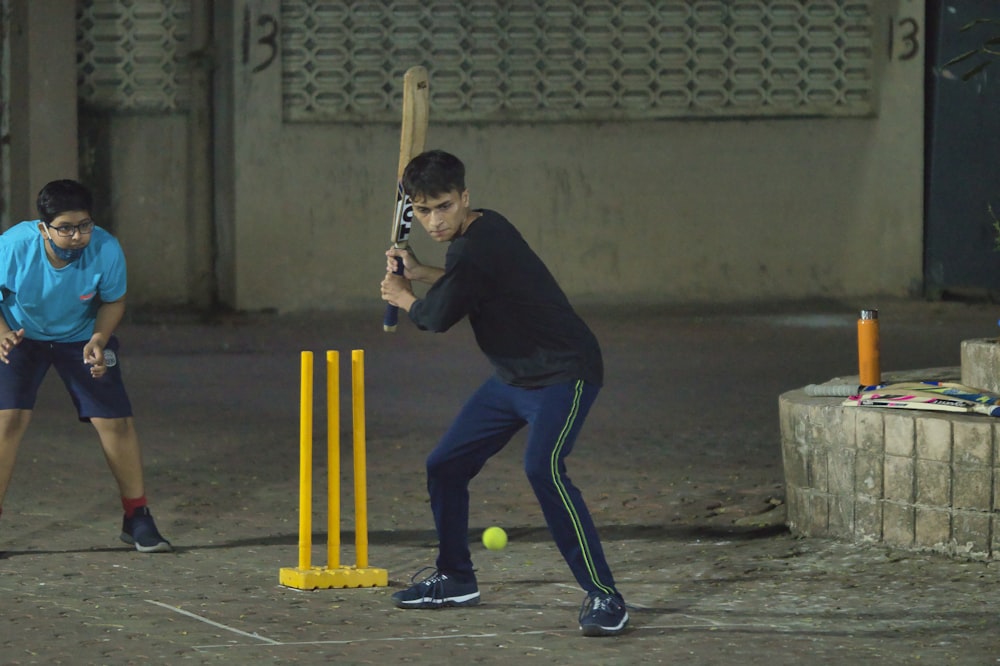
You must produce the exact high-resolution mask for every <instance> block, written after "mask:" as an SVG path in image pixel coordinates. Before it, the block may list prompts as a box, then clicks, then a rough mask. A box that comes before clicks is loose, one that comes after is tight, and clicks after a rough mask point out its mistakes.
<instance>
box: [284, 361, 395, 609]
mask: <svg viewBox="0 0 1000 666" xmlns="http://www.w3.org/2000/svg"><path fill="white" fill-rule="evenodd" d="M326 371H327V381H326V387H327V392H326V393H327V465H328V468H329V469H328V476H329V483H328V485H327V566H325V567H314V566H312V565H311V562H310V554H311V551H312V417H313V413H312V411H313V410H312V405H313V388H312V387H313V354H312V352H302V386H301V391H300V405H299V565H298V567H296V568H290V567H284V568H282V569H281V570H280V571H279V574H278V580H279V582H280V583H281V584H282V585H285V586H287V587H294V588H296V589H300V590H314V589H317V588H323V589H326V588H345V587H384V586H386V585H388V584H389V572H388V571H386V570H385V569H373V568H370V567H369V566H368V496H367V492H368V491H367V481H366V478H365V477H366V467H367V465H366V461H365V397H364V387H365V380H364V351H363V350H360V349H355V350H354V351H353V352H351V394H352V407H353V430H354V442H353V443H354V514H355V529H354V534H355V562H356V564H355V566H341V565H340V383H339V375H340V355H339V353H338V352H335V351H328V352H327V353H326Z"/></svg>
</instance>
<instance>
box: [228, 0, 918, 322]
mask: <svg viewBox="0 0 1000 666" xmlns="http://www.w3.org/2000/svg"><path fill="white" fill-rule="evenodd" d="M251 4H252V5H253V7H254V9H255V11H258V12H261V13H271V14H274V15H276V14H277V10H278V3H277V2H276V0H269V1H261V2H254V3H251ZM882 9H883V10H884V11H885V12H886V14H885V15H884V16H880V17H879V20H878V22H877V24H876V25H878V26H887V25H888V23H889V22H890V21H895V20H898V18H899V14H896V13H892V14H891V12H890V10H891V11H896V10H898V11H899V12H902V13H905V14H906V16H908V17H912V18H914V19H915V20H916V21H917V22H918V24H919V25H922V22H923V9H922V4H921V3H916V2H901V3H886V5H884V6H883V7H882ZM223 13H226V12H223ZM217 28H224V29H225V30H228V31H230V32H229V35H228V37H227V39H228V40H229V41H230V42H231V43H237V44H238V43H239V32H238V31H239V30H240V29H241V26H240V22H239V21H238V20H236V19H235V18H234V17H232V16H228V17H225V16H218V15H217ZM877 30H878V32H879V34H881V28H878V29H877ZM880 46H884V45H880ZM230 53H232V54H233V55H232V57H231V58H230V61H229V67H230V68H231V69H230V70H229V71H228V72H227V74H228V75H229V79H228V80H227V81H223V82H222V83H223V88H222V92H223V97H224V98H225V99H227V100H228V101H227V102H225V103H222V104H221V105H220V106H218V107H217V111H222V112H223V116H222V117H221V118H220V117H218V116H217V122H225V118H226V117H231V118H232V120H233V123H232V126H231V132H232V133H231V135H230V137H229V138H228V139H227V140H224V141H221V142H220V143H219V144H218V146H219V147H220V149H222V152H223V154H221V155H218V156H217V160H216V166H217V172H216V173H217V185H218V186H219V188H220V190H219V191H224V192H225V193H226V195H227V200H226V201H225V202H223V205H221V206H220V207H219V208H218V209H217V212H218V211H223V212H224V216H222V217H219V218H217V222H218V223H219V224H220V226H221V231H220V234H221V236H224V237H226V238H227V239H229V242H228V243H227V244H226V249H225V250H224V252H226V251H231V262H230V263H227V265H226V268H227V270H228V271H229V272H228V274H227V275H225V276H224V277H222V278H221V279H222V283H223V284H224V285H225V289H224V290H223V293H224V294H225V297H224V300H226V301H227V302H230V303H231V304H232V305H233V306H235V307H236V308H240V309H259V308H276V309H278V310H297V309H302V308H341V307H351V306H356V305H362V304H371V303H372V302H373V301H377V298H378V292H377V283H378V281H379V280H380V278H381V275H382V273H383V271H384V259H383V257H382V252H383V250H384V248H385V247H386V246H387V245H388V237H389V222H390V211H391V205H392V204H391V201H392V196H393V186H394V184H393V179H394V176H395V164H396V160H397V153H398V140H399V139H398V133H399V130H398V128H397V127H395V126H387V125H337V124H323V125H312V124H283V123H282V118H281V76H280V67H279V66H272V67H269V68H266V69H264V70H263V71H260V72H257V73H253V72H252V71H251V69H252V67H251V66H252V65H253V63H254V61H255V58H254V56H253V54H252V53H251V58H250V59H249V60H250V61H249V63H246V64H245V63H243V62H242V61H241V60H240V59H239V58H238V57H237V55H238V54H237V53H236V52H235V51H230ZM882 64H883V66H884V68H883V69H882V70H881V71H879V72H876V79H877V81H878V93H877V94H878V96H879V97H878V114H877V117H873V118H866V119H792V120H738V121H721V120H720V121H695V122H692V121H681V120H671V121H660V122H633V123H604V124H594V123H576V124H537V125H493V124H490V125H442V124H435V122H434V118H433V114H432V118H431V128H430V132H429V138H428V147H437V148H444V149H447V150H449V151H452V152H454V153H456V154H458V155H459V156H460V157H462V158H463V159H464V160H465V161H466V162H467V166H468V168H469V179H468V181H469V189H470V191H471V195H472V201H473V203H474V205H478V206H484V207H491V208H495V209H497V210H499V211H501V212H503V213H505V214H506V215H507V216H508V217H510V218H511V220H512V221H513V222H514V223H515V224H516V225H517V226H519V227H520V229H521V230H522V232H523V233H524V235H525V236H526V238H527V239H528V241H529V242H530V243H531V244H532V245H533V246H534V248H535V249H536V251H537V252H538V253H539V254H540V255H541V256H542V257H543V258H544V259H545V260H546V261H547V262H548V263H549V265H550V267H551V268H552V270H553V272H554V273H555V274H556V276H557V277H558V278H559V280H560V281H561V282H562V284H563V286H564V288H565V289H566V291H567V292H568V293H569V294H570V295H571V297H573V298H575V299H577V300H578V301H595V302H598V301H600V302H603V301H613V302H621V301H630V302H646V303H659V302H681V301H683V302H691V301H754V300H760V299H790V298H800V297H813V296H826V297H851V296H856V295H869V294H889V295H897V296H898V295H908V294H912V293H915V292H917V291H918V290H919V288H920V285H921V280H922V272H921V271H922V267H921V263H922V249H923V245H922V236H923V215H922V161H923V138H922V137H923V112H922V109H923V64H922V57H915V58H912V59H909V60H899V61H892V62H883V63H882ZM431 85H432V86H433V81H432V82H431ZM227 151H232V152H231V154H227ZM229 170H231V172H230V171H229ZM222 181H224V182H225V183H226V184H222ZM422 234H423V232H422V231H421V230H415V232H414V246H415V248H416V249H417V251H418V255H419V256H420V257H421V258H423V259H424V260H426V261H436V260H439V259H440V257H441V256H443V251H444V248H443V247H435V246H433V245H432V244H430V243H429V242H427V240H426V239H425V238H424V237H423V235H422Z"/></svg>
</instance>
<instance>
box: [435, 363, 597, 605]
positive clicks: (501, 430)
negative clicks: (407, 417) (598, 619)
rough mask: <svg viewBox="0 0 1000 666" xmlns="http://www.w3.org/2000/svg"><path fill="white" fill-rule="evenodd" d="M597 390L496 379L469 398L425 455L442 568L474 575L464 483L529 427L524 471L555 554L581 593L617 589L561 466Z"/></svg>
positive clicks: (455, 573) (584, 509)
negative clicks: (532, 385)
mask: <svg viewBox="0 0 1000 666" xmlns="http://www.w3.org/2000/svg"><path fill="white" fill-rule="evenodd" d="M599 391H600V387H598V386H594V385H592V384H587V383H585V382H582V381H576V382H565V383H562V384H555V385H552V386H546V387H543V388H537V389H524V388H516V387H513V386H509V385H507V384H504V383H503V382H501V381H500V380H499V379H497V378H496V377H493V378H491V379H489V380H487V381H486V383H485V384H483V385H482V386H481V387H480V388H479V389H478V390H477V391H476V392H475V393H474V394H473V395H472V397H471V398H469V400H468V402H466V404H465V406H464V407H463V408H462V410H461V412H459V415H458V417H457V418H456V419H455V422H454V423H453V424H452V425H451V427H450V428H449V429H448V432H446V433H445V435H444V437H443V438H442V439H441V441H440V442H439V443H438V445H437V447H436V448H435V449H434V450H433V451H432V452H431V454H430V456H428V458H427V489H428V492H429V493H430V499H431V510H432V511H433V512H434V523H435V526H436V527H437V533H438V538H439V548H440V550H439V555H438V561H437V568H438V569H439V570H441V571H444V572H446V573H450V574H452V575H453V576H455V578H456V579H463V578H465V579H471V578H472V577H473V568H472V556H471V553H470V551H469V539H468V530H469V482H470V481H471V480H472V479H473V477H475V476H476V474H478V473H479V471H480V470H481V469H482V468H483V465H485V464H486V461H487V460H489V458H490V457H492V456H493V455H495V454H496V453H498V452H499V451H500V450H501V449H503V447H504V446H505V445H506V444H507V443H508V442H509V441H510V439H511V438H512V437H513V436H514V434H515V433H517V432H518V431H519V430H520V429H521V428H523V427H524V426H525V425H527V426H529V434H528V442H527V448H526V450H525V453H524V469H525V472H526V474H527V476H528V480H529V481H530V483H531V487H532V488H533V489H534V491H535V496H536V497H537V498H538V503H539V504H540V505H541V508H542V514H543V515H544V517H545V522H546V523H548V526H549V530H550V532H551V533H552V538H553V539H554V540H555V543H556V546H557V547H558V548H559V552H561V553H562V555H563V557H564V558H565V559H566V563H567V564H569V567H570V569H571V570H572V572H573V575H574V576H575V577H576V580H577V581H578V582H579V584H580V586H581V587H582V588H583V589H584V590H586V591H587V592H597V591H600V592H606V593H611V594H613V593H616V590H615V583H614V579H613V578H612V576H611V570H610V568H609V567H608V564H607V561H606V560H605V559H604V551H603V549H602V548H601V542H600V539H599V538H598V535H597V530H596V529H595V528H594V522H593V520H592V519H591V517H590V512H589V511H588V510H587V506H586V504H584V501H583V497H582V495H581V494H580V491H579V490H578V489H577V488H576V486H574V485H573V482H572V481H570V479H569V476H567V474H566V464H565V463H566V456H568V455H569V454H570V452H571V451H572V450H573V444H574V442H575V441H576V437H577V435H578V434H579V432H580V428H581V427H582V426H583V422H584V420H585V418H586V416H587V412H588V411H589V410H590V406H591V405H592V404H593V403H594V400H595V399H596V398H597V394H598V392H599Z"/></svg>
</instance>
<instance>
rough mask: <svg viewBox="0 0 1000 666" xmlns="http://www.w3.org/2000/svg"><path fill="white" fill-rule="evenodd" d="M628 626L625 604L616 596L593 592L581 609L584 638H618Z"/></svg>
mask: <svg viewBox="0 0 1000 666" xmlns="http://www.w3.org/2000/svg"><path fill="white" fill-rule="evenodd" d="M627 626H628V611H627V610H625V602H624V601H622V599H621V597H619V596H617V595H614V594H604V593H601V592H591V593H590V594H589V595H587V598H586V600H584V602H583V608H581V609H580V631H582V632H583V635H584V636H616V635H618V634H620V633H622V632H623V631H625V627H627Z"/></svg>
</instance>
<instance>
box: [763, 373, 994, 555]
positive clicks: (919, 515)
mask: <svg viewBox="0 0 1000 666" xmlns="http://www.w3.org/2000/svg"><path fill="white" fill-rule="evenodd" d="M959 375H960V372H959V369H958V368H937V369H931V370H917V371H907V372H905V373H890V374H886V375H885V376H883V381H885V382H899V381H916V380H919V379H935V380H941V381H958V377H959ZM856 382H857V377H847V378H838V379H835V380H830V383H856ZM841 402H842V399H841V398H823V397H812V396H807V395H806V394H805V392H804V390H801V389H800V390H794V391H789V392H787V393H784V394H782V395H781V396H780V397H779V398H778V405H779V417H780V420H781V446H782V458H783V461H784V472H785V485H786V490H787V497H786V499H787V505H788V527H789V529H790V530H791V531H792V533H793V534H797V535H800V536H821V537H832V538H838V539H843V540H849V541H853V542H856V543H884V544H887V545H891V546H893V547H898V548H902V549H909V550H914V551H921V550H931V551H937V552H942V553H946V554H949V555H953V556H960V557H965V558H972V559H1000V419H998V418H993V417H988V416H981V415H966V414H954V413H943V412H930V411H919V410H907V409H880V408H866V407H844V406H842V405H841Z"/></svg>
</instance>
